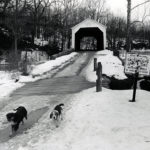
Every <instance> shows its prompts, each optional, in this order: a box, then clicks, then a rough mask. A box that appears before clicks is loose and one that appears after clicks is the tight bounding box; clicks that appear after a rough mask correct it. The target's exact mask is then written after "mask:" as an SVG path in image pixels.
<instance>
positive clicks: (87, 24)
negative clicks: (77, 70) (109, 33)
mask: <svg viewBox="0 0 150 150" xmlns="http://www.w3.org/2000/svg"><path fill="white" fill-rule="evenodd" d="M85 37H87V38H89V37H92V38H94V39H95V41H96V42H95V48H94V50H103V49H105V48H106V26H104V25H102V24H101V23H99V22H97V21H95V20H92V19H86V20H84V21H82V22H81V23H79V24H77V25H76V26H74V27H72V46H71V47H72V48H73V49H75V50H76V51H79V50H82V45H81V41H82V39H83V38H85ZM89 50H90V49H89Z"/></svg>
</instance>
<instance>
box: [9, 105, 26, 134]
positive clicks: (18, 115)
mask: <svg viewBox="0 0 150 150" xmlns="http://www.w3.org/2000/svg"><path fill="white" fill-rule="evenodd" d="M14 111H16V112H15V113H13V112H11V113H8V114H6V118H7V120H8V122H11V129H12V133H11V134H10V136H11V135H13V133H14V132H16V131H17V130H18V128H19V124H20V123H21V122H22V124H23V123H24V121H23V119H24V118H26V120H27V110H26V108H25V107H23V106H20V107H18V108H17V109H14Z"/></svg>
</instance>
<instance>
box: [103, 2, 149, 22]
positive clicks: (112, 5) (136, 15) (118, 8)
mask: <svg viewBox="0 0 150 150" xmlns="http://www.w3.org/2000/svg"><path fill="white" fill-rule="evenodd" d="M144 1H145V0H132V8H133V7H134V6H136V5H137V4H140V3H142V2H144ZM149 4H150V3H149ZM149 4H148V3H147V5H146V6H144V5H143V6H140V7H138V8H136V9H135V10H134V11H132V18H133V19H141V17H142V16H143V14H144V10H147V13H149V12H148V11H149V10H148V5H149ZM106 5H107V6H108V8H109V9H110V10H111V11H112V12H113V13H114V14H117V15H121V16H126V14H127V0H106ZM146 8H147V9H146Z"/></svg>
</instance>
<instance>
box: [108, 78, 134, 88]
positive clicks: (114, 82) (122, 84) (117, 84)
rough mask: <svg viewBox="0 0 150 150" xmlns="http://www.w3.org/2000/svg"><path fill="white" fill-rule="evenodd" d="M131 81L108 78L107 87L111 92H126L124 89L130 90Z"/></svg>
mask: <svg viewBox="0 0 150 150" xmlns="http://www.w3.org/2000/svg"><path fill="white" fill-rule="evenodd" d="M133 82H134V80H133V79H129V78H127V79H123V80H119V79H116V78H114V77H111V78H110V83H109V87H110V89H113V90H126V89H131V88H132V86H133Z"/></svg>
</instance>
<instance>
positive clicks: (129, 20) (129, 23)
mask: <svg viewBox="0 0 150 150" xmlns="http://www.w3.org/2000/svg"><path fill="white" fill-rule="evenodd" d="M148 2H150V0H146V1H145V2H142V3H139V4H137V5H136V6H134V7H131V0H127V36H126V45H127V47H126V48H127V51H130V49H131V48H130V47H131V46H130V43H131V39H130V36H131V35H130V32H131V31H130V30H131V11H132V10H134V9H135V8H137V7H139V6H141V5H144V4H146V3H148Z"/></svg>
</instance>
